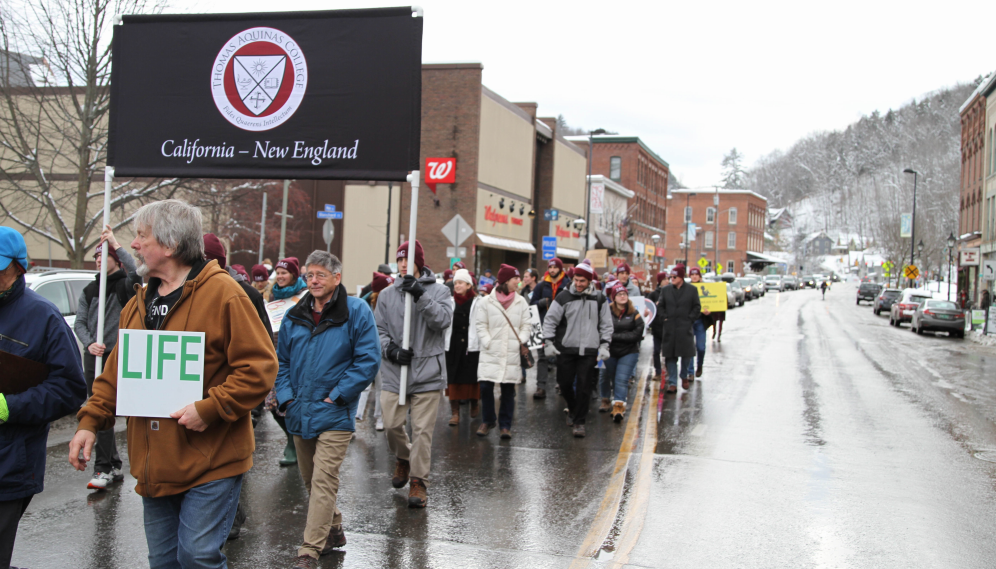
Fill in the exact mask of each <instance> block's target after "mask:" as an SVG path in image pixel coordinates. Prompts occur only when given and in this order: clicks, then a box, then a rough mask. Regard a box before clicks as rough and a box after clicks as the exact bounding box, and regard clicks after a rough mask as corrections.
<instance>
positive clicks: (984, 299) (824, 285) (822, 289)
mask: <svg viewBox="0 0 996 569" xmlns="http://www.w3.org/2000/svg"><path fill="white" fill-rule="evenodd" d="M828 288H830V285H828V284H827V281H823V282H822V283H820V292H822V293H823V300H826V299H827V289H828ZM983 292H985V293H988V292H989V291H983ZM986 304H988V294H984V295H983V296H982V305H983V306H985V305H986Z"/></svg>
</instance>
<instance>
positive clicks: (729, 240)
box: [726, 231, 737, 249]
mask: <svg viewBox="0 0 996 569" xmlns="http://www.w3.org/2000/svg"><path fill="white" fill-rule="evenodd" d="M726 248H727V249H736V248H737V234H736V232H735V231H731V232H730V233H729V234H727V236H726Z"/></svg>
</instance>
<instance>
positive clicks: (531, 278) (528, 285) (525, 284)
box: [519, 269, 539, 303]
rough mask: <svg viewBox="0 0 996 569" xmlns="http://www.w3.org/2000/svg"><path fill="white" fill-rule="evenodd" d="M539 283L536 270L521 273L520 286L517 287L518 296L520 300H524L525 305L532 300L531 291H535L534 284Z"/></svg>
mask: <svg viewBox="0 0 996 569" xmlns="http://www.w3.org/2000/svg"><path fill="white" fill-rule="evenodd" d="M538 282H539V273H537V272H536V269H526V271H525V272H524V273H522V286H520V287H519V294H521V295H522V298H525V299H526V302H527V303H531V302H530V301H531V300H532V299H533V291H534V290H536V284H537V283H538Z"/></svg>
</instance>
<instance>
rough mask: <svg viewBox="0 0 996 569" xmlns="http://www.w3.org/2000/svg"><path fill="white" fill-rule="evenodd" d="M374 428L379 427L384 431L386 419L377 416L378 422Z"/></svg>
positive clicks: (379, 429)
mask: <svg viewBox="0 0 996 569" xmlns="http://www.w3.org/2000/svg"><path fill="white" fill-rule="evenodd" d="M374 428H375V429H377V430H378V431H383V430H384V419H382V418H380V417H377V424H376V425H374Z"/></svg>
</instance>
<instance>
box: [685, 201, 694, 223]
mask: <svg viewBox="0 0 996 569" xmlns="http://www.w3.org/2000/svg"><path fill="white" fill-rule="evenodd" d="M691 222H692V206H690V205H689V206H685V223H691Z"/></svg>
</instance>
